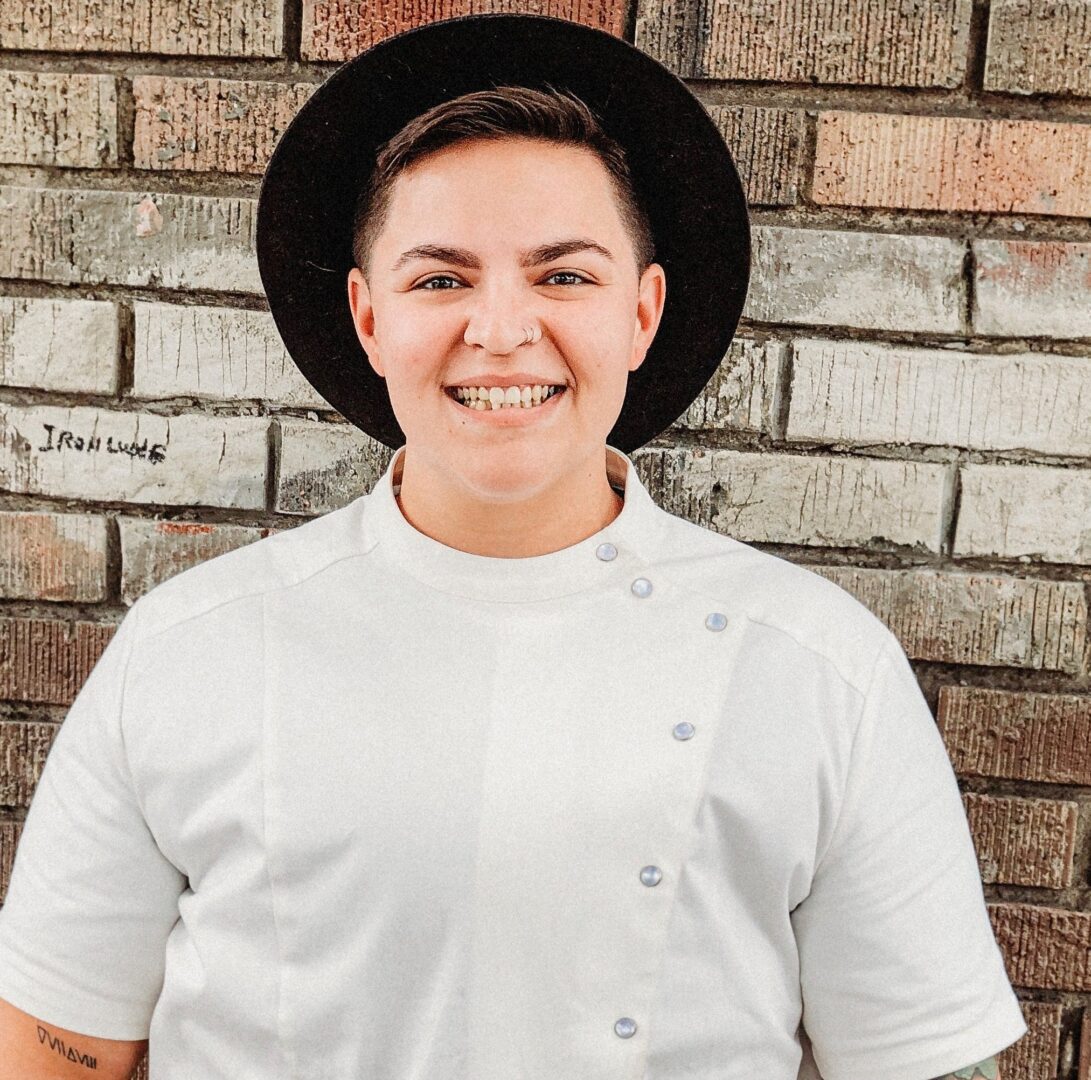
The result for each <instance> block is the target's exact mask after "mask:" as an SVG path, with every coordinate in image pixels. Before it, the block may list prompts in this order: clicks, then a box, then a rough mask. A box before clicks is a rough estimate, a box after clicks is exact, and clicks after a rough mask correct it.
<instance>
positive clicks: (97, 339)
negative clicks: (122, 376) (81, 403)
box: [0, 296, 119, 394]
mask: <svg viewBox="0 0 1091 1080" xmlns="http://www.w3.org/2000/svg"><path fill="white" fill-rule="evenodd" d="M118 339H119V334H118V314H117V306H116V305H115V304H111V303H109V302H108V301H106V300H58V299H52V298H46V297H26V296H0V383H3V385H5V386H27V387H33V388H35V389H38V390H59V391H62V392H66V393H86V394H113V393H116V392H117V385H118V352H119V344H118Z"/></svg>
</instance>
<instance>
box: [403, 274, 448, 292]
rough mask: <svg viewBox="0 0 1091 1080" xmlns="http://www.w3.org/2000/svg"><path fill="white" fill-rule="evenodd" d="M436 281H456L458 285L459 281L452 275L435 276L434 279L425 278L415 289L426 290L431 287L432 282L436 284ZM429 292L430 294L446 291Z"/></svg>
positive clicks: (435, 290) (434, 290)
mask: <svg viewBox="0 0 1091 1080" xmlns="http://www.w3.org/2000/svg"><path fill="white" fill-rule="evenodd" d="M434 281H456V283H457V279H455V278H453V277H451V275H450V274H433V275H432V277H430V278H425V279H424V280H423V281H421V282H418V283H417V284H416V285H414V286H413V287H414V288H415V289H424V288H425V287H426V286H428V285H431V284H432V282H434ZM427 291H428V292H441V291H444V290H441V289H428V290H427Z"/></svg>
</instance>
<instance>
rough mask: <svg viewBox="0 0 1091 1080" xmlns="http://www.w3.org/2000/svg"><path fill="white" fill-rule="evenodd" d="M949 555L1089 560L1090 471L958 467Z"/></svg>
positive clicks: (1090, 525) (1090, 562)
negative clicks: (959, 494)
mask: <svg viewBox="0 0 1091 1080" xmlns="http://www.w3.org/2000/svg"><path fill="white" fill-rule="evenodd" d="M954 554H956V555H986V556H990V555H993V556H1000V557H1001V558H1016V557H1018V556H1022V555H1031V556H1038V557H1039V558H1041V559H1043V560H1044V561H1045V562H1056V563H1082V564H1084V565H1087V564H1091V470H1087V469H1057V468H1047V467H1044V466H1027V467H1019V466H1014V465H966V466H964V467H963V469H962V499H961V502H960V504H959V514H958V525H957V529H956V532H955V543H954Z"/></svg>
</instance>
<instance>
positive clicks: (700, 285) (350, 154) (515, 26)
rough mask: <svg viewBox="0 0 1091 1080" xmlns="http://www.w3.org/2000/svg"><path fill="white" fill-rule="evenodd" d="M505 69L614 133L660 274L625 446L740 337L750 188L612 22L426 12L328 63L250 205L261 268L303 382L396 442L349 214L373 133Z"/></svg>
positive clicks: (369, 159)
mask: <svg viewBox="0 0 1091 1080" xmlns="http://www.w3.org/2000/svg"><path fill="white" fill-rule="evenodd" d="M504 84H514V85H520V86H527V87H532V88H537V89H547V88H548V86H553V87H556V88H557V89H568V90H570V91H572V92H573V93H575V94H576V95H577V96H578V97H579V98H581V99H582V100H583V101H584V102H585V103H586V104H587V105H588V106H589V107H590V108H591V110H592V111H593V112H594V113H595V114H596V116H597V117H598V119H599V122H600V123H601V125H602V127H603V129H604V130H605V131H606V133H607V134H608V135H611V136H612V137H613V138H615V139H616V140H617V141H618V142H619V143H620V144H621V145H622V146H623V147H624V148H625V151H626V154H627V157H628V161H629V166H630V169H631V172H632V179H633V186H634V189H635V191H636V195H637V198H638V199H640V200H641V201H642V203H643V205H644V207H645V209H646V211H647V214H648V217H649V219H650V223H651V227H652V231H653V234H654V239H655V249H656V251H655V261H656V262H658V263H660V264H661V265H662V267H663V269H664V271H665V274H666V301H665V305H664V309H663V315H662V318H661V321H660V324H659V327H658V330H657V332H656V335H655V339H654V340H653V342H652V345H651V347H650V348H649V350H648V353H647V355H646V356H645V358H644V361H643V363H642V364H641V365H640V367H639V368H637V370H636V371H632V372H630V373H629V382H628V387H627V389H626V395H625V402H624V405H623V407H622V410H621V413H620V415H619V416H618V419H617V422H616V424H615V425H614V427H613V429H612V430H611V432H610V434H609V435H608V437H607V440H606V441H607V442H608V443H609V444H610V445H611V446H615V447H617V448H618V449H619V450H621V451H623V452H624V453H629V452H631V451H632V450H634V449H636V448H637V447H639V446H643V445H644V444H645V443H646V442H649V441H650V440H651V439H654V438H655V437H656V436H657V435H658V434H660V433H661V432H662V431H664V430H665V429H666V428H667V427H669V426H670V425H671V424H672V423H673V422H674V421H675V420H677V419H678V418H679V417H680V416H681V415H682V414H683V413H684V412H685V411H686V409H687V408H689V406H690V405H691V404H692V402H693V401H694V399H695V398H696V397H697V396H698V395H699V394H700V392H701V391H702V390H703V389H704V387H705V386H706V385H707V383H708V382H709V380H710V379H711V378H712V376H713V374H714V373H715V371H716V369H717V367H718V366H719V364H720V362H721V361H722V360H723V358H724V356H725V355H726V352H727V348H728V346H729V344H730V343H731V339H732V337H733V336H734V333H735V328H736V326H737V325H738V320H739V316H740V314H741V312H742V308H743V303H744V301H745V299H746V291H747V287H748V284H749V280H750V224H749V219H748V216H747V207H746V197H745V194H744V192H743V187H742V183H741V181H740V179H739V174H738V171H737V169H736V167H735V163H734V161H733V159H732V157H731V153H730V151H729V150H728V147H727V145H726V144H725V142H724V139H723V136H722V135H721V134H720V132H719V130H718V129H717V127H716V125H715V123H714V122H713V120H712V118H711V117H710V116H709V114H708V112H707V111H706V109H705V107H704V106H703V105H702V104H701V102H700V101H699V100H698V99H697V98H696V97H695V96H694V95H693V93H692V92H691V91H690V90H689V88H688V87H687V86H686V85H685V83H683V82H682V80H681V79H679V78H678V77H677V76H676V75H675V74H674V73H673V72H671V71H670V70H669V69H668V68H666V67H664V66H663V65H662V64H660V63H659V62H658V61H657V60H654V59H653V58H652V57H650V56H648V55H647V54H646V53H644V52H642V51H641V50H640V49H638V48H636V47H635V46H633V45H631V44H629V43H628V42H626V41H624V40H622V39H621V38H619V37H617V36H615V35H613V34H610V33H607V32H606V31H604V30H597V29H594V28H593V27H589V26H585V25H583V24H581V23H576V22H570V21H568V20H566V19H558V18H554V17H552V16H547V15H527V14H508V13H487V14H480V15H466V16H461V17H458V18H453V19H443V20H440V21H436V22H432V23H427V24H425V25H423V26H419V27H416V28H414V29H412V30H407V31H405V32H403V33H399V34H395V35H393V36H391V37H388V38H386V39H384V40H383V41H380V42H379V43H378V44H376V45H374V46H373V47H372V48H370V49H368V50H367V51H366V52H363V53H361V54H359V55H358V56H356V57H354V58H353V59H352V60H349V61H347V62H346V63H345V64H343V65H342V66H341V67H339V68H338V69H337V70H336V71H335V72H334V73H333V74H332V75H331V76H330V77H329V79H327V80H326V82H324V83H323V84H322V85H321V86H319V88H318V89H317V90H316V91H314V93H313V94H312V95H311V96H310V98H308V100H307V101H306V102H305V103H304V104H303V106H302V108H301V109H300V110H299V111H298V113H297V114H296V115H295V117H294V118H293V120H292V122H291V123H290V124H289V126H288V127H287V128H286V129H285V131H284V133H283V134H282V135H281V137H280V140H279V141H278V143H277V145H276V148H275V149H274V151H273V154H272V156H271V157H270V159H269V164H268V167H267V169H266V171H265V176H264V179H263V181H262V186H261V193H260V195H259V198H258V208H257V239H256V243H257V258H258V270H259V273H260V274H261V280H262V284H263V286H264V288H265V294H266V297H267V299H268V302H269V308H270V310H271V312H272V315H273V320H274V322H275V323H276V326H277V330H278V331H279V333H280V335H281V337H282V338H283V340H284V344H285V346H286V347H287V350H288V352H289V354H290V355H291V357H292V359H293V360H294V361H295V363H296V364H297V366H298V367H299V369H300V371H301V372H302V373H303V375H304V377H305V378H306V379H307V381H308V382H309V383H310V384H311V385H312V386H313V387H314V388H315V389H316V390H317V391H318V393H319V394H321V395H322V397H323V398H325V399H326V401H327V402H329V404H330V405H331V406H333V408H335V409H336V410H337V411H338V412H340V413H341V414H342V415H343V416H344V417H345V419H346V420H348V421H349V422H350V423H352V424H354V425H355V426H356V427H358V428H360V429H361V430H362V431H364V432H366V433H367V434H368V435H370V436H371V437H372V438H374V439H377V440H379V441H380V442H382V443H385V444H386V445H387V446H389V447H392V448H395V449H396V448H398V447H400V446H402V445H403V444H404V443H405V441H406V439H405V434H404V432H403V431H402V429H401V426H400V425H399V424H398V422H397V419H396V418H395V416H394V412H393V410H392V409H391V406H390V399H389V396H388V394H387V391H386V384H385V381H384V380H383V379H382V378H380V377H379V376H378V375H377V374H376V373H375V372H374V370H373V369H372V368H371V365H370V364H369V363H368V361H367V357H366V355H365V353H364V350H363V347H362V346H361V344H360V339H359V338H358V337H357V334H356V329H355V326H354V325H353V321H352V314H351V311H350V308H349V303H348V286H347V277H348V272H349V270H350V269H351V268H352V267H353V266H354V265H355V263H354V260H353V256H352V220H353V213H354V210H355V205H356V198H357V194H358V192H359V191H360V189H361V187H362V186H363V184H364V183H365V181H366V179H367V178H368V176H369V175H370V173H371V169H372V166H373V164H374V160H375V154H376V150H377V148H378V146H379V145H380V144H381V143H383V142H385V141H386V140H387V139H389V138H390V137H391V136H393V135H394V134H396V133H397V132H398V131H400V130H401V128H402V127H404V126H405V124H407V123H408V122H409V121H410V120H412V119H413V118H414V117H416V116H419V115H420V114H421V113H423V112H425V111H426V110H428V109H430V108H431V107H432V106H433V105H437V104H439V103H440V102H443V101H448V100H450V99H451V98H454V97H457V96H459V95H461V94H465V93H469V92H471V91H475V90H486V89H492V88H494V87H496V86H499V85H504Z"/></svg>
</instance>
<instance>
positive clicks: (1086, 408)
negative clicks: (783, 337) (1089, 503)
mask: <svg viewBox="0 0 1091 1080" xmlns="http://www.w3.org/2000/svg"><path fill="white" fill-rule="evenodd" d="M792 348H793V365H792V368H793V372H792V400H791V406H790V409H789V413H788V428H787V433H786V437H787V438H788V439H789V440H792V439H796V440H807V441H817V442H836V443H850V444H860V443H867V444H870V443H930V444H935V445H942V446H961V447H967V448H969V449H979V450H1017V449H1023V450H1032V451H1037V452H1039V453H1043V454H1072V455H1080V456H1085V455H1091V360H1086V359H1083V358H1080V357H1064V356H1055V355H1050V354H1047V353H1019V354H1010V355H996V354H990V353H968V352H965V351H955V350H950V349H915V348H910V347H908V346H902V345H889V344H885V343H881V342H855V341H823V340H819V339H816V338H803V339H800V340H798V341H796V342H794V343H793V346H792Z"/></svg>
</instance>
